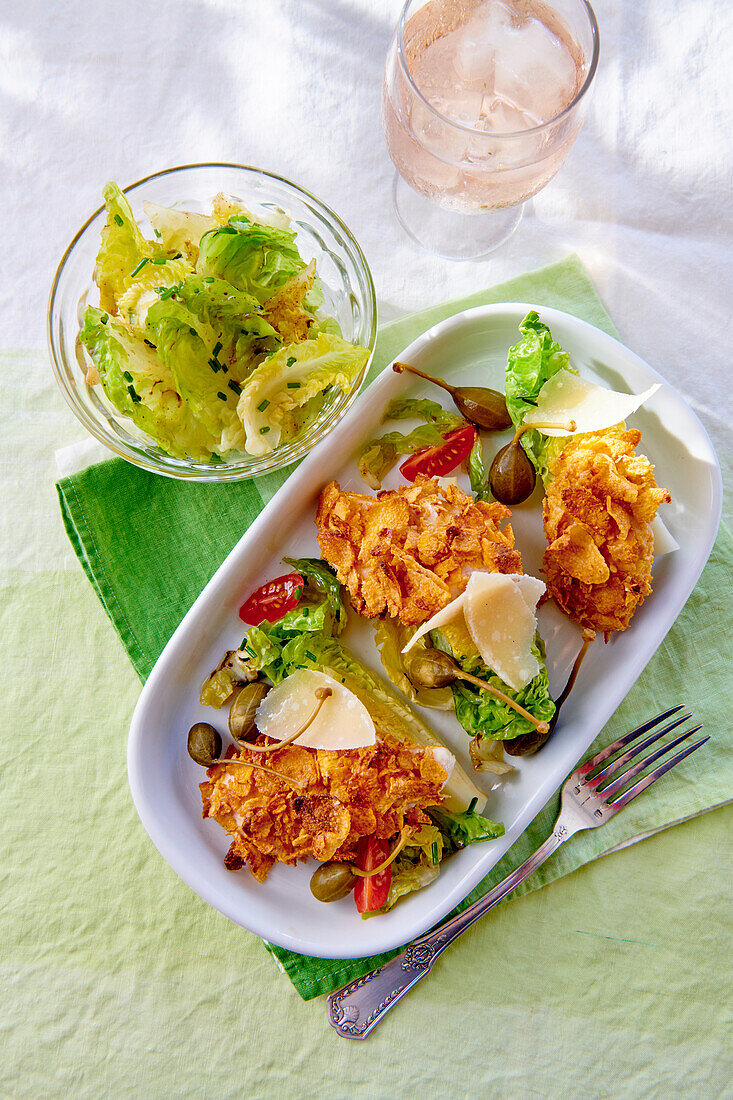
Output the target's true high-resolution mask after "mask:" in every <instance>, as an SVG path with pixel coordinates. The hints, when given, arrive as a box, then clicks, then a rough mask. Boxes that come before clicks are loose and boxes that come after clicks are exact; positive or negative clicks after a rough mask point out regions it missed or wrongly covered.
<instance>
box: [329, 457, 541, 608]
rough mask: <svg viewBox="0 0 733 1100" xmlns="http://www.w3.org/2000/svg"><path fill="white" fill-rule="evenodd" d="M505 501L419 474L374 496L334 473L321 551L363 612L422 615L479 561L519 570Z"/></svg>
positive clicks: (462, 582) (451, 594)
mask: <svg viewBox="0 0 733 1100" xmlns="http://www.w3.org/2000/svg"><path fill="white" fill-rule="evenodd" d="M510 515H511V512H510V511H509V509H508V508H506V507H505V506H504V505H503V504H498V503H496V502H493V503H491V504H487V503H485V502H483V501H475V500H474V499H473V497H472V496H469V495H468V493H464V492H463V490H462V489H459V488H458V486H457V485H447V486H445V487H444V486H442V485H440V484H439V483H438V481H437V480H436V479H435V478H428V477H425V475H423V474H418V476H417V478H416V479H415V482H414V484H412V485H405V486H400V488H399V489H383V490H382V491H381V492H378V493H377V495H376V497H373V496H368V495H366V494H364V493H350V492H344V491H343V490H342V489H341V488H340V486H339V484H338V482H337V481H332V482H331V483H330V484H329V485H327V486H326V488H325V489H324V490H323V492H322V493H321V498H320V501H319V504H318V512H317V514H316V526H317V527H318V542H319V544H320V547H321V553H322V554H323V556H324V558H325V559H326V560H327V561H328V562H329V563H330V564H331V565H332V566H333V567H334V569H335V570H336V572H337V575H338V579H339V580H340V581H341V583H342V584H345V585H346V587H347V588H348V590H349V593H350V594H351V601H352V603H353V605H354V607H355V609H356V611H357V612H358V614H359V615H364V616H365V617H367V618H370V619H371V618H375V617H376V616H378V615H389V616H391V617H392V618H399V619H400V620H401V621H402V622H403V623H405V624H407V625H417V624H419V623H423V622H425V621H426V620H427V619H429V618H430V617H431V615H434V614H435V612H436V611H440V609H441V608H443V607H445V606H446V604H448V603H450V601H451V600H452V599H455V597H456V596H459V595H460V594H461V592H463V590H464V589H465V587H466V585H467V583H468V578H469V576H470V574H471V573H472V572H473V571H474V570H476V569H482V570H489V571H491V572H494V573H521V572H522V558H521V555H520V553H519V551H518V550H515V549H514V534H513V532H512V529H511V526H510V525H509V524H507V525H506V526H505V527H504V529H503V530H500V528H499V524H500V523H501V522H502V521H503V520H508V519H509V517H510Z"/></svg>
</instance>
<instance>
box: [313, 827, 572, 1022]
mask: <svg viewBox="0 0 733 1100" xmlns="http://www.w3.org/2000/svg"><path fill="white" fill-rule="evenodd" d="M575 831H576V830H575V829H572V830H571V829H570V828H568V826H566V825H564V824H562V823H561V822H559V821H558V823H557V825H556V826H555V831H554V832H553V833H552V834H551V835H550V836H549V837H548V838H547V840H546V841H545V842H544V844H542V845H541V846H540V847H539V848H538V849H537V851H536V852H535V853H534V854H533V855H531V856H530V857H529V859H527V860H525V862H524V863H523V864H522V865H521V866H520V867H517V869H516V870H515V871H512V873H511V874H510V875H507V877H506V878H505V879H503V880H502V881H501V882H500V883H498V885H496V886H495V887H494V889H493V890H490V891H489V893H488V894H486V895H485V896H484V897H482V898H479V900H478V901H475V902H474V903H473V905H470V906H469V907H468V909H464V911H463V912H462V913H459V914H458V916H456V917H453V918H452V919H451V920H448V921H446V922H445V924H441V925H439V926H438V927H437V928H436V929H435V930H434V931H433V932H429V933H428V934H427V935H426V936H421V937H420V938H419V939H417V940H414V941H413V942H412V943H411V944H410V945H409V946H408V947H406V948H405V950H404V951H403V952H402V953H401V954H400V955H397V956H396V957H395V958H394V959H391V960H390V961H389V962H388V963H385V965H384V966H380V967H379V969H378V970H373V971H372V973H371V974H365V975H364V976H363V977H361V978H357V979H356V981H353V982H350V983H349V985H345V986H344V987H343V989H339V990H337V991H336V992H335V993H332V994H331V996H330V997H329V998H328V1020H329V1023H330V1024H331V1026H332V1027H335V1028H336V1030H337V1031H338V1033H339V1035H343V1036H344V1038H346V1039H366V1037H367V1035H369V1033H370V1032H371V1031H372V1030H373V1029H374V1028H375V1027H376V1026H377V1024H378V1023H379V1021H380V1020H381V1019H382V1017H383V1016H386V1014H387V1013H388V1012H389V1010H390V1008H392V1006H393V1005H394V1004H396V1003H397V1001H399V1000H400V999H401V998H402V997H404V995H405V994H406V993H408V992H409V991H410V990H411V989H412V987H413V986H415V985H417V983H418V982H419V981H420V979H421V978H424V977H425V975H426V974H429V973H430V971H431V970H432V967H433V963H434V962H435V960H436V959H437V957H438V955H441V954H442V953H443V951H445V949H446V947H449V946H450V944H452V943H453V941H454V940H456V939H458V937H459V936H460V935H461V933H463V932H465V931H466V929H467V928H470V927H471V925H472V924H474V922H475V921H477V920H478V919H479V917H482V916H483V915H484V913H486V912H488V910H489V909H493V907H494V906H495V905H497V904H498V903H499V902H500V901H502V900H503V899H504V898H505V897H506V896H507V894H510V893H511V892H512V890H514V889H515V888H516V887H517V886H519V884H520V882H524V880H525V879H526V878H527V876H528V875H531V874H532V872H533V871H536V870H537V868H538V867H539V866H541V864H543V863H544V862H545V860H546V859H547V858H548V856H550V855H552V853H553V852H554V851H556V849H557V848H559V847H560V845H561V844H563V843H564V842H565V841H566V840H567V839H568V837H569V836H571V835H572V832H575Z"/></svg>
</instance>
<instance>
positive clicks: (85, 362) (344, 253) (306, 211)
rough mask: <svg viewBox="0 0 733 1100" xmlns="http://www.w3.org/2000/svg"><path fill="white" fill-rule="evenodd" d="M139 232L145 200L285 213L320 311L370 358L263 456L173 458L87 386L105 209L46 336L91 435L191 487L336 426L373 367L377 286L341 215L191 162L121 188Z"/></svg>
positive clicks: (274, 461) (81, 243) (246, 473)
mask: <svg viewBox="0 0 733 1100" xmlns="http://www.w3.org/2000/svg"><path fill="white" fill-rule="evenodd" d="M124 193H125V196H126V197H127V200H128V202H129V203H130V205H131V207H132V212H133V214H134V216H135V218H136V220H137V222H138V225H139V226H140V228H141V229H142V231H143V233H144V234H145V235H146V236H147V237H150V238H153V229H152V227H151V225H150V221H149V219H148V218H147V217H146V216H145V214H144V211H143V202H145V201H150V202H153V203H156V204H158V205H160V206H168V207H175V208H177V209H180V210H185V211H192V212H196V213H200V214H208V213H209V212H210V210H211V203H212V200H213V198H214V196H215V195H217V194H219V193H224V194H225V195H226V196H228V197H231V198H232V199H234V200H235V201H236V202H238V203H241V204H242V205H243V206H245V207H246V208H247V210H248V211H250V212H251V214H252V218H253V220H255V221H256V220H257V218H258V215H259V216H260V217H261V218H262V220H263V221H268V220H270V219H274V220H276V219H277V217H278V216H280V217H282V215H283V214H285V215H286V216H287V218H288V219H289V220H290V228H291V230H294V231H295V232H296V234H297V235H296V238H295V244H296V246H297V248H298V251H299V253H300V256H301V258H302V260H303V261H304V262H305V263H306V264H308V263H310V262H311V261H312V260H315V263H316V272H317V276H318V279H319V280H320V284H321V288H322V291H323V299H324V300H323V302H322V304H321V306H320V308H319V314H320V315H323V316H326V315H328V316H330V317H332V318H335V319H336V321H337V322H338V325H339V328H340V330H341V335H342V336H343V339H344V340H347V341H349V343H352V344H358V345H360V346H361V347H363V348H366V349H367V351H368V353H369V356H368V358H366V361H365V362H364V364H363V366H362V367H361V369H360V370H359V372H358V374H357V375H356V377H354V379H353V381H352V382H351V384H350V387H349V389H348V390H342V389H340V388H338V387H331V388H330V390H329V391H327V392H326V395H325V397H324V399H323V403H322V405H321V407H320V408H316V410H315V411H314V412H313V415H312V417H309V418H308V419H307V420H306V421H305V423H304V424H302V426H301V427H300V430H299V431H298V433H297V435H295V437H294V438H291V439H290V440H288V441H286V442H283V443H282V444H281V445H279V446H277V447H276V448H275V449H274V450H272V451H270V452H269V453H266V454H259V455H251V454H246V453H244V452H242V451H237V452H233V453H231V454H229V455H227V456H226V457H224V458H219V457H218V456H215V458H214V459H213V460H212V461H210V462H206V461H203V460H196V459H193V458H189V457H187V456H186V457H183V458H176V457H173V456H171V455H170V454H168V453H166V451H165V450H163V449H162V447H161V446H159V445H158V443H157V442H156V441H155V440H154V439H153V438H152V437H150V436H149V435H147V434H146V433H145V432H143V431H141V430H140V429H139V428H138V427H137V426H136V425H135V424H134V423H133V421H132V420H131V419H129V417H127V416H125V415H124V414H123V413H121V412H119V411H118V409H117V408H116V407H115V406H114V405H113V404H112V403H111V402H110V401H109V400H108V398H107V396H106V394H105V392H104V390H103V388H102V386H101V385H91V384H90V382H89V381H88V380H87V370H88V367H89V366H90V364H91V358H90V356H89V353H88V352H87V349H86V348H85V347H84V345H83V344H82V342H81V340H80V331H81V328H82V325H83V315H84V311H85V309H86V307H87V306H88V305H92V306H97V305H98V304H99V289H98V287H97V285H96V283H95V281H94V269H95V262H96V257H97V252H98V250H99V247H100V240H101V237H100V234H101V231H102V227H103V226H104V224H105V221H106V212H105V208H104V206H101V207H100V208H99V209H98V210H96V211H95V212H94V213H93V214H92V215H91V217H90V218H89V219H88V220H87V221H86V222H85V223H84V225H83V226H82V227H81V229H80V230H79V232H78V233H77V234H76V236H75V237H74V239H73V240H72V242H71V244H70V245H69V247H68V248H67V249H66V252H65V253H64V256H63V258H62V260H61V263H60V264H59V267H58V270H57V272H56V276H55V278H54V281H53V286H52V288H51V294H50V298H49V305H48V340H49V347H50V353H51V360H52V364H53V369H54V373H55V375H56V379H57V381H58V383H59V385H60V387H61V391H62V393H63V395H64V397H65V399H66V401H67V403H68V404H69V405H70V406H71V408H72V410H73V411H74V413H75V414H76V416H77V417H78V419H79V420H80V421H81V422H82V424H83V425H84V426H85V428H87V430H88V431H89V432H91V434H92V435H93V436H95V437H96V439H97V440H99V441H100V442H101V443H103V444H104V445H105V446H107V447H108V448H109V449H110V450H111V451H113V452H114V453H115V454H117V455H119V456H120V457H122V458H124V459H126V460H127V461H128V462H132V463H133V464H134V465H136V466H141V467H142V468H143V469H146V470H151V471H153V472H154V473H158V474H163V475H164V476H166V477H176V478H188V479H189V480H192V481H238V480H241V479H244V478H251V477H256V476H259V475H261V474H265V473H268V472H271V471H273V470H278V469H281V468H282V467H284V466H288V465H290V464H291V463H293V462H296V461H297V460H298V459H300V458H302V457H303V456H304V455H306V454H307V453H308V452H309V451H311V450H312V449H313V447H314V446H315V445H316V443H318V442H319V441H320V440H321V439H323V437H324V436H325V435H327V433H328V432H330V431H331V429H332V428H334V427H335V426H336V424H338V422H339V421H340V420H341V418H342V416H343V415H344V413H345V412H346V410H347V409H348V408H349V406H350V405H351V404H352V403H353V401H354V400H355V398H356V396H357V394H358V392H359V389H360V388H361V385H362V383H363V381H364V378H365V376H366V372H367V370H368V368H369V362H370V361H371V355H372V353H373V350H374V343H375V339H376V332H377V304H376V296H375V292H374V283H373V281H372V276H371V273H370V271H369V267H368V265H367V262H366V259H365V258H364V254H363V253H362V251H361V248H360V247H359V245H358V243H357V241H356V240H355V238H354V237H353V235H352V234H351V232H350V231H349V229H348V228H347V227H346V226H345V225H344V223H343V222H342V221H341V219H340V218H339V217H338V216H337V215H336V214H335V213H334V212H333V210H331V209H329V207H328V206H326V205H325V204H324V203H322V202H321V201H320V200H319V199H317V198H316V197H315V196H314V195H311V194H310V193H309V192H308V191H305V190H303V188H301V187H298V186H297V185H296V184H294V183H291V182H290V181H289V180H286V179H284V178H283V177H281V176H276V175H274V174H273V173H270V172H265V171H262V170H261V169H259V168H252V167H249V166H247V165H238V164H216V163H211V164H190V165H184V166H181V167H177V168H169V169H166V170H165V171H163V172H156V173H155V174H154V175H151V176H146V177H145V178H144V179H142V180H139V181H138V182H137V183H134V184H131V185H130V186H129V187H127V188H125V189H124Z"/></svg>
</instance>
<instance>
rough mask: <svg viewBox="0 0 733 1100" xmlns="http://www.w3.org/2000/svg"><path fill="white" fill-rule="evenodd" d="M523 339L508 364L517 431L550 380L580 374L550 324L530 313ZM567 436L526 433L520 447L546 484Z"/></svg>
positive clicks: (511, 350) (508, 388) (509, 397)
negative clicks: (565, 372) (564, 372)
mask: <svg viewBox="0 0 733 1100" xmlns="http://www.w3.org/2000/svg"><path fill="white" fill-rule="evenodd" d="M519 331H520V332H521V334H522V339H521V340H519V341H518V343H516V344H514V346H513V347H511V348H509V352H508V355H507V364H506V405H507V409H508V410H509V415H510V416H511V418H512V423H513V424H514V427H515V428H518V427H520V425H521V424H522V423H523V421H524V417H525V416H526V414H527V411H528V409H530V408H531V407H532V406H533V405H535V404H536V403H537V395H538V394H539V392H540V390H541V389H542V387H543V386H544V384H545V382H547V381H548V379H550V378H552V376H553V375H554V374H557V372H558V371H559V370H570V371H573V373H574V374H577V371H575V370H574V368H573V367H571V366H570V363H569V356H568V353H567V352H566V351H563V350H562V348H561V347H560V345H559V344H558V343H557V342H556V341H555V340H553V339H552V333H551V332H550V330H549V328H548V327H547V325H545V324H543V322H542V321H540V319H539V314H538V313H537V312H536V311H535V310H531V311H530V312H529V313H528V314H527V316H526V317H525V318H524V320H523V321H522V323H521V325H520V326H519ZM566 442H567V437H566V436H552V437H551V436H546V435H543V434H542V433H541V432H538V431H529V432H525V433H524V435H523V436H522V439H521V444H522V446H523V447H524V450H525V451H526V452H527V455H528V456H529V458H530V460H531V462H532V463H533V465H534V467H535V469H536V470H537V473H538V474H539V475H540V477H541V478H542V481H543V483H544V484H547V481H548V479H549V476H550V475H549V467H550V466H551V465H552V463H553V462H554V461H555V459H556V458H557V457H558V455H559V454H560V453H561V452H562V450H563V448H564V446H565V443H566Z"/></svg>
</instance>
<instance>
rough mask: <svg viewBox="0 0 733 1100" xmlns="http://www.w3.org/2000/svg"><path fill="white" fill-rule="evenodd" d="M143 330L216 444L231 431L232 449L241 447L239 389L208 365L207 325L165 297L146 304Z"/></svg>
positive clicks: (209, 359)
mask: <svg viewBox="0 0 733 1100" xmlns="http://www.w3.org/2000/svg"><path fill="white" fill-rule="evenodd" d="M145 327H146V330H147V334H148V337H149V339H150V340H151V342H152V343H153V344H155V346H156V348H157V349H158V357H159V358H160V360H161V362H162V363H163V364H164V365H165V366H166V367H168V369H169V370H170V373H171V375H172V377H173V381H174V383H175V387H176V389H177V391H178V393H179V394H180V395H181V397H182V398H183V400H184V401H185V402H186V403H187V404H188V406H189V408H190V409H191V411H192V412H193V414H194V416H195V417H196V418H197V419H198V420H200V421H201V423H202V424H204V425H205V426H206V428H207V429H208V430H209V431H210V432H211V433H212V435H214V436H215V437H216V438H217V440H220V439H221V436H222V432H223V431H224V430H225V429H229V430H230V432H231V433H232V436H231V438H230V446H231V447H236V448H237V449H242V448H243V446H244V432H243V430H242V427H241V424H240V423H239V422H238V418H237V401H238V400H239V392H240V386H239V384H238V383H237V382H236V381H234V380H233V379H231V378H230V377H229V375H228V374H227V372H225V371H224V370H223V369H222V368H221V366H220V365H219V366H217V367H216V369H215V367H214V365H213V364H212V361H211V360H212V355H211V348H210V347H209V346H208V341H209V340H211V335H210V333H209V332H208V328H207V326H205V325H203V324H201V323H200V322H198V321H197V319H196V318H195V316H194V315H193V314H192V313H191V312H190V310H188V309H186V307H185V306H183V305H181V304H180V303H178V302H175V301H173V300H172V299H171V298H167V299H164V300H163V299H159V300H158V301H157V302H155V303H154V304H153V305H151V306H150V308H149V309H148V311H147V314H146V318H145Z"/></svg>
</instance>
